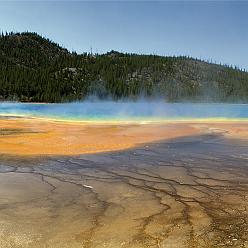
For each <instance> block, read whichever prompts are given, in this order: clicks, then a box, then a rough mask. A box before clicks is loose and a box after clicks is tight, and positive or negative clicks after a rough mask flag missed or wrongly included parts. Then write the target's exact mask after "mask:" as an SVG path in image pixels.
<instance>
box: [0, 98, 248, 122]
mask: <svg viewBox="0 0 248 248" xmlns="http://www.w3.org/2000/svg"><path fill="white" fill-rule="evenodd" d="M0 115H1V116H23V117H36V118H48V119H54V120H68V121H70V120H71V121H107V122H109V121H110V122H111V121H123V122H124V121H148V122H149V121H156V120H157V121H160V120H162V121H166V120H168V121H169V120H191V119H241V120H246V119H248V105H247V104H207V103H204V104H199V103H197V104H194V103H165V102H160V101H155V102H149V101H138V102H123V101H120V102H114V101H85V102H78V103H63V104H32V103H6V102H5V103H0Z"/></svg>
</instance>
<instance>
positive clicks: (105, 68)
mask: <svg viewBox="0 0 248 248" xmlns="http://www.w3.org/2000/svg"><path fill="white" fill-rule="evenodd" d="M89 95H96V96H98V97H99V98H106V97H111V98H113V99H121V98H132V99H136V98H138V97H140V96H142V97H161V98H164V99H166V100H168V101H182V100H189V101H218V102H220V101H221V102H226V101H229V102H235V101H239V102H248V73H247V72H245V71H241V70H239V69H238V68H231V67H228V66H223V65H217V64H211V63H207V62H204V61H200V60H197V59H193V58H189V57H162V56H154V55H137V54H123V53H119V52H116V51H111V52H109V53H107V54H103V55H97V54H89V53H84V54H76V53H71V52H69V51H68V50H66V49H64V48H62V47H60V46H59V45H58V44H56V43H54V42H52V41H50V40H48V39H45V38H43V37H41V36H39V35H38V34H36V33H29V32H26V33H8V34H2V35H1V36H0V100H2V101H4V100H18V101H28V102H64V101H73V100H83V99H85V98H86V97H87V96H89Z"/></svg>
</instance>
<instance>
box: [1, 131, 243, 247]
mask: <svg viewBox="0 0 248 248" xmlns="http://www.w3.org/2000/svg"><path fill="white" fill-rule="evenodd" d="M5 132H7V131H5ZM0 247H4V248H10V247H11V248H19V247H24V248H26V247H27V248H30V247H37V248H40V247H49V248H50V247H51V248H57V247H60V248H64V247H68V248H69V247H70V248H74V247H75V248H78V247H81V248H82V247H84V248H91V247H99V248H100V247H101V248H102V247H113V248H117V247H124V248H136V247H154V248H155V247H170V248H171V247H180V248H183V247H248V142H247V141H241V140H234V139H233V140H231V139H226V138H224V136H222V135H220V134H213V135H211V134H209V135H201V136H195V137H188V138H180V139H174V140H171V141H166V142H159V143H154V144H147V145H144V146H141V147H139V148H136V149H130V150H125V151H118V152H116V151H115V152H108V153H102V154H101V153H99V154H96V155H81V156H74V157H47V158H44V157H37V158H35V159H27V158H26V159H25V158H20V157H7V156H3V155H1V157H0Z"/></svg>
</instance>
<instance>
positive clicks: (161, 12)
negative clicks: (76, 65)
mask: <svg viewBox="0 0 248 248" xmlns="http://www.w3.org/2000/svg"><path fill="white" fill-rule="evenodd" d="M247 13H248V2H247V1H240V2H239V1H200V0H199V1H144V2H143V1H125V2H121V1H108V2H105V1H93V2H92V1H91V2H85V1H35V0H33V1H26V2H23V1H6V2H4V1H0V29H1V31H8V32H9V31H18V32H22V31H34V32H37V33H39V34H41V35H43V36H45V37H47V38H50V39H52V40H53V41H55V42H57V43H59V44H60V45H62V46H64V47H66V48H68V49H69V50H74V51H76V52H78V53H82V52H90V50H91V48H92V50H93V52H94V53H105V52H107V51H110V50H112V49H113V50H118V51H120V52H132V53H144V54H158V55H187V56H192V57H197V58H201V59H205V60H212V62H217V63H222V64H229V65H237V66H239V67H241V68H244V69H246V70H247V69H248V59H247V58H248V14H247Z"/></svg>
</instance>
